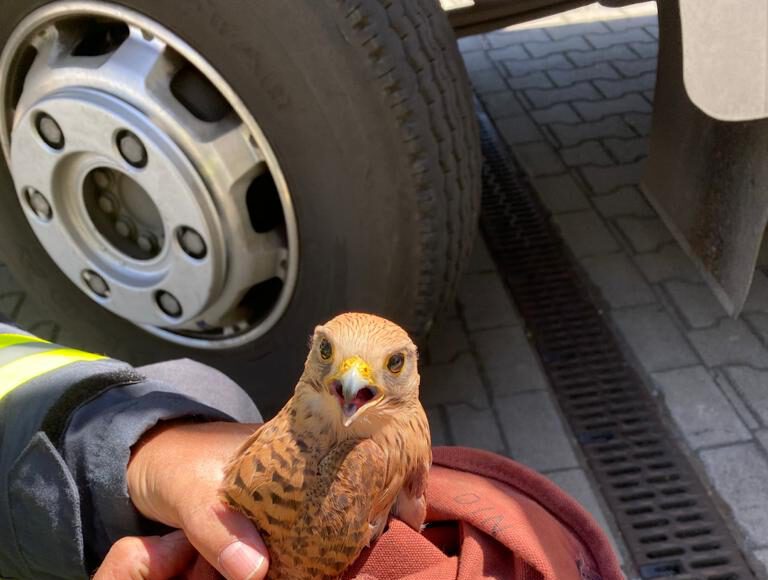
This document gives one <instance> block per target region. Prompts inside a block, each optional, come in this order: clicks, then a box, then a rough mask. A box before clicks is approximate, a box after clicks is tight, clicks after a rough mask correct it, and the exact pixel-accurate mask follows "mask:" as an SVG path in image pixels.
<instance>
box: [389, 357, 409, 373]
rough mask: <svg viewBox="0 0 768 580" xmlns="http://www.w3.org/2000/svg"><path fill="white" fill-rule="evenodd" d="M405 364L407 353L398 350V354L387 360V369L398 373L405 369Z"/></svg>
mask: <svg viewBox="0 0 768 580" xmlns="http://www.w3.org/2000/svg"><path fill="white" fill-rule="evenodd" d="M404 364H405V355H404V354H403V353H401V352H398V353H397V354H393V355H392V356H391V357H389V360H388V361H387V369H389V372H391V373H395V374H397V373H399V372H400V371H401V370H403V365H404Z"/></svg>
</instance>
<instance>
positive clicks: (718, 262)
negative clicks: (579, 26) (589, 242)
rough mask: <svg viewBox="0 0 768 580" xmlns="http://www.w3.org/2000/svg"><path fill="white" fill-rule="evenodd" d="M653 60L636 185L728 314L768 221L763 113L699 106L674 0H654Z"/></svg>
mask: <svg viewBox="0 0 768 580" xmlns="http://www.w3.org/2000/svg"><path fill="white" fill-rule="evenodd" d="M658 6H659V24H660V44H659V67H658V78H657V83H656V93H655V98H654V116H653V125H652V130H651V147H650V157H649V159H648V165H647V167H646V174H645V176H644V178H643V182H642V187H643V190H644V192H645V193H646V195H647V197H648V198H649V200H650V201H651V203H652V204H653V205H654V207H655V208H656V210H657V211H658V213H659V214H660V216H661V217H662V219H663V220H664V222H665V223H666V224H667V226H668V227H669V228H670V230H671V231H672V233H673V235H674V236H675V238H676V239H677V241H678V242H679V243H680V245H681V246H682V247H683V249H684V250H685V251H686V252H687V253H688V254H689V255H690V256H691V257H692V259H693V260H694V262H695V263H696V265H697V266H698V268H699V270H700V271H701V272H702V273H703V275H704V277H705V279H706V280H707V282H708V283H709V285H710V286H711V287H712V289H713V291H714V293H715V295H716V296H717V298H718V300H719V301H720V302H721V303H722V305H723V306H724V308H725V309H726V311H727V312H728V313H729V314H731V315H734V316H735V315H737V314H738V313H739V312H740V311H741V308H742V307H743V305H744V302H745V300H746V297H747V294H748V292H749V287H750V285H751V283H752V277H753V274H754V268H755V264H756V262H757V258H758V254H759V251H760V245H761V241H762V238H763V232H764V231H765V226H766V221H768V163H766V161H768V120H766V119H762V120H758V121H747V122H724V121H718V120H715V119H713V118H711V117H709V116H707V115H706V114H704V113H703V112H702V111H701V110H700V109H699V108H697V107H696V106H695V105H694V104H693V102H691V100H690V98H689V97H688V94H687V93H686V90H685V87H684V85H683V63H682V54H683V53H682V42H681V27H680V13H679V6H678V4H677V2H660V3H659V4H658Z"/></svg>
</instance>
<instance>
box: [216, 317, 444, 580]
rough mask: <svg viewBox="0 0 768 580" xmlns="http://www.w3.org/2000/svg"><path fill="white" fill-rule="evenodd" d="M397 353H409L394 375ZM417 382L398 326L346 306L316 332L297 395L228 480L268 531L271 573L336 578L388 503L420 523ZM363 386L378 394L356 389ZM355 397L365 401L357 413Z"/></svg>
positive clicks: (425, 445)
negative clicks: (350, 407)
mask: <svg viewBox="0 0 768 580" xmlns="http://www.w3.org/2000/svg"><path fill="white" fill-rule="evenodd" d="M323 340H325V341H327V343H328V344H330V345H331V347H332V348H331V349H328V348H327V347H328V344H325V345H324V348H323V349H319V348H318V345H319V344H320V342H321V341H323ZM329 351H331V352H332V353H333V354H332V356H331V357H330V358H329V359H328V360H326V359H325V358H323V356H322V355H323V354H328V352H329ZM393 354H403V355H404V356H405V359H406V362H405V365H404V367H403V369H402V370H401V371H399V372H397V373H393V372H389V371H388V370H387V361H388V360H389V359H390V357H391V356H392V355H393ZM350 361H353V363H350ZM354 361H358V362H354ZM355 365H357V367H355ZM390 366H393V365H390ZM353 367H355V368H353ZM358 367H359V368H358ZM393 368H397V367H396V366H393ZM340 369H352V370H349V371H345V372H344V373H343V374H340ZM354 373H357V374H354ZM363 376H364V377H365V380H363V379H362V378H361V377H363ZM418 385H419V376H418V370H417V365H416V348H415V346H414V345H413V343H412V342H411V341H410V339H409V338H408V336H407V335H406V334H405V332H404V331H403V330H402V329H400V328H399V327H398V326H396V325H395V324H393V323H391V322H389V321H386V320H384V319H381V318H378V317H375V316H371V315H366V314H344V315H341V316H338V317H336V318H335V319H333V320H332V321H330V322H329V323H327V324H326V325H324V326H320V327H318V328H317V329H316V330H315V334H314V336H313V342H312V348H311V350H310V353H309V356H308V357H307V362H306V365H305V370H304V374H303V375H302V377H301V380H300V381H299V383H298V384H297V386H296V392H295V394H294V396H293V397H292V398H291V400H290V401H288V403H287V404H286V405H285V407H284V408H283V409H282V410H281V411H280V413H278V414H277V415H276V416H275V418H274V419H272V420H271V421H269V422H268V423H266V424H265V425H263V426H262V427H260V428H259V429H258V430H257V431H256V432H255V433H254V434H253V435H252V436H251V437H250V439H249V440H248V441H247V442H246V443H245V444H244V445H243V446H242V448H241V449H240V451H239V452H238V453H237V454H236V456H235V458H234V459H233V460H232V462H231V463H230V464H229V466H228V468H227V470H226V477H225V482H224V486H223V488H222V495H223V497H224V499H225V500H226V501H227V502H228V503H229V504H230V505H232V506H233V507H234V508H236V509H239V510H240V511H242V512H243V513H245V514H246V515H247V516H248V517H249V518H251V520H253V522H254V523H255V524H256V526H257V527H258V528H259V530H260V531H261V532H262V535H263V537H264V540H265V542H266V544H267V547H268V548H269V551H270V556H271V565H270V571H269V576H268V577H269V578H273V579H287V578H290V579H292V580H303V579H310V578H312V579H314V578H337V577H338V576H340V575H341V574H342V572H343V571H344V570H345V569H346V568H347V567H348V566H349V565H350V564H351V563H352V562H353V561H354V560H355V558H357V556H358V555H359V554H360V552H361V550H362V549H363V548H364V547H365V546H367V545H369V544H370V542H371V541H373V540H374V539H376V538H377V537H378V535H379V534H381V532H382V531H383V529H384V526H385V524H386V521H387V517H388V516H389V514H390V512H394V513H395V515H397V516H398V517H400V518H401V519H403V520H404V521H406V522H407V523H408V524H409V525H411V526H412V527H414V528H415V529H420V527H421V525H422V524H423V522H424V517H425V514H426V504H425V500H424V493H425V490H426V483H427V474H428V471H429V466H430V463H431V458H432V457H431V448H430V437H429V426H428V423H427V419H426V415H425V414H424V410H423V408H422V407H421V404H420V403H419V400H418ZM342 387H343V393H344V396H345V398H344V399H343V400H342V398H341V395H340V393H341V392H342ZM364 388H369V389H370V391H371V392H372V393H373V398H372V399H370V400H367V401H366V399H367V397H364V398H362V399H360V398H359V395H358V398H356V399H351V398H350V397H351V396H352V395H353V394H355V393H359V392H361V391H360V390H361V389H364ZM349 401H352V402H353V404H354V405H361V403H364V404H362V406H359V408H358V409H357V411H356V412H355V414H354V416H353V417H352V419H351V421H350V419H349V417H348V416H347V415H345V414H344V411H343V404H344V403H345V402H346V403H349ZM345 421H346V423H345Z"/></svg>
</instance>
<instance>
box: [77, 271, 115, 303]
mask: <svg viewBox="0 0 768 580" xmlns="http://www.w3.org/2000/svg"><path fill="white" fill-rule="evenodd" d="M82 277H83V282H85V284H86V286H88V288H89V289H90V290H91V292H93V293H94V294H96V296H100V297H101V298H107V297H108V296H109V285H108V284H107V282H106V280H104V278H102V277H101V276H99V275H98V274H97V273H96V272H94V271H93V270H83V273H82Z"/></svg>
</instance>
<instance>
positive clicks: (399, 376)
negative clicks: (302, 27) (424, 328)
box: [305, 313, 419, 428]
mask: <svg viewBox="0 0 768 580" xmlns="http://www.w3.org/2000/svg"><path fill="white" fill-rule="evenodd" d="M307 375H310V376H311V377H312V378H313V379H314V381H313V383H314V384H315V385H317V388H318V389H319V390H320V391H321V393H322V394H323V396H324V397H326V398H328V399H330V400H332V401H333V403H334V404H333V405H332V406H333V407H334V408H335V409H336V411H335V413H336V414H337V416H338V418H339V420H340V421H341V423H342V425H343V426H344V427H345V428H349V427H350V426H351V425H353V424H354V423H360V422H364V423H372V422H373V423H375V422H377V421H378V420H382V419H386V417H387V415H389V414H392V413H396V412H397V410H398V409H400V408H402V405H403V403H404V402H406V401H408V400H409V399H411V398H418V388H419V374H418V365H417V352H416V346H415V345H414V344H413V342H412V341H411V339H410V338H409V337H408V335H407V333H406V332H405V331H404V330H403V329H401V328H400V327H399V326H397V325H396V324H394V323H392V322H390V321H388V320H385V319H383V318H379V317H377V316H373V315H368V314H357V313H348V314H342V315H340V316H337V317H336V318H334V319H333V320H331V321H330V322H328V323H326V324H325V325H323V326H318V327H317V328H316V329H315V333H314V335H313V337H312V346H311V350H310V353H309V356H308V357H307V364H306V367H305V376H307Z"/></svg>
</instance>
